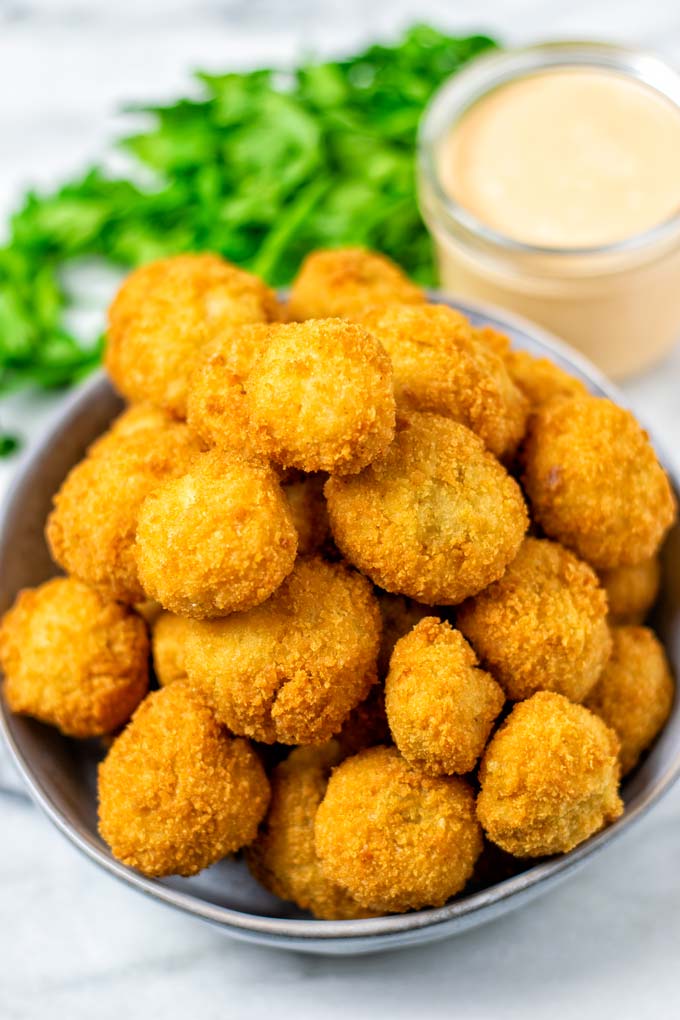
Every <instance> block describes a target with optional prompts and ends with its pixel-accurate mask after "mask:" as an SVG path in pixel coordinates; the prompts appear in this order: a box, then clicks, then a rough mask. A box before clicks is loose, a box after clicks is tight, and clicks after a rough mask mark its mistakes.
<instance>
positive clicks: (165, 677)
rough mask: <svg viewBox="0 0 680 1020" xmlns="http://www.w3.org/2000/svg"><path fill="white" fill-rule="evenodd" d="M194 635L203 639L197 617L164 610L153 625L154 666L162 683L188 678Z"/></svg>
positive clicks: (161, 684) (152, 649)
mask: <svg viewBox="0 0 680 1020" xmlns="http://www.w3.org/2000/svg"><path fill="white" fill-rule="evenodd" d="M195 638H199V639H200V625H199V623H198V621H197V620H193V619H191V617H188V616H175V614H174V613H168V612H165V611H161V614H160V616H158V617H157V619H156V620H155V621H154V623H153V626H152V628H151V651H152V657H153V668H154V673H155V674H156V679H157V680H158V683H159V684H160V686H161V687H166V686H167V685H168V684H171V683H174V682H175V681H176V680H186V677H187V671H186V656H187V649H188V647H189V642H190V641H192V640H194V639H195Z"/></svg>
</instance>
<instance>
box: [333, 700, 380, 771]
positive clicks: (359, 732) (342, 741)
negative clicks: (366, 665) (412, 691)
mask: <svg viewBox="0 0 680 1020" xmlns="http://www.w3.org/2000/svg"><path fill="white" fill-rule="evenodd" d="M334 739H335V740H336V741H337V742H338V744H339V745H340V747H341V748H342V751H343V754H344V755H345V756H347V755H350V754H356V753H357V752H358V751H363V750H364V748H366V747H375V746H376V744H392V743H394V741H393V740H392V734H391V733H390V728H389V726H388V724H387V712H386V710H385V687H384V685H383V684H381V683H377V684H373V686H372V687H371V689H370V691H369V692H368V696H367V697H366V698H364V700H363V701H362V702H361V704H359V705H357V706H356V708H353V709H352V711H351V712H350V713H349V715H348V716H347V719H346V720H345V722H344V723H343V725H342V729H341V730H339V731H338V733H337V734H336V735H335V737H334Z"/></svg>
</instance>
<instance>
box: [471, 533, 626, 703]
mask: <svg viewBox="0 0 680 1020" xmlns="http://www.w3.org/2000/svg"><path fill="white" fill-rule="evenodd" d="M456 622H457V624H458V627H459V628H460V629H461V631H462V632H463V634H464V635H465V636H466V638H467V639H468V641H470V643H471V644H472V646H473V648H474V649H475V651H476V652H477V654H478V655H479V657H480V659H481V660H482V663H483V665H484V666H485V667H486V669H488V670H489V671H490V672H491V673H492V674H493V676H494V677H495V678H496V679H497V680H498V681H499V683H500V684H501V685H502V686H503V688H504V689H505V692H506V693H507V695H508V697H509V698H511V699H512V700H513V701H521V700H523V699H524V698H528V697H529V696H530V695H532V694H535V693H536V691H557V693H558V694H564V695H566V697H568V698H570V699H571V700H572V701H583V699H584V698H585V697H586V695H587V694H588V692H589V691H590V690H591V689H592V688H593V686H594V685H595V683H596V682H597V680H598V677H599V676H600V674H601V673H602V670H603V669H604V667H605V664H606V662H607V659H608V658H609V654H610V652H611V637H610V634H609V627H608V626H607V598H606V595H605V593H604V591H603V590H602V588H601V587H600V585H599V583H598V579H597V575H596V574H595V571H594V570H592V568H591V567H589V566H588V564H587V563H584V562H583V561H582V560H579V559H578V557H576V556H574V554H573V553H571V552H569V551H568V550H567V549H564V548H563V547H562V546H560V545H558V543H557V542H549V541H548V540H547V539H538V538H527V539H525V540H524V542H523V544H522V547H521V548H520V550H519V552H518V554H517V556H516V558H515V559H514V560H513V561H512V563H511V564H510V565H509V566H508V569H507V570H506V572H505V574H504V575H503V577H502V578H501V579H500V580H499V581H496V582H495V584H492V585H490V586H489V587H488V588H487V589H485V591H483V592H481V593H480V594H479V595H477V596H476V598H473V599H470V601H469V602H466V603H465V604H464V605H463V606H461V607H460V609H459V610H458V613H457V616H456Z"/></svg>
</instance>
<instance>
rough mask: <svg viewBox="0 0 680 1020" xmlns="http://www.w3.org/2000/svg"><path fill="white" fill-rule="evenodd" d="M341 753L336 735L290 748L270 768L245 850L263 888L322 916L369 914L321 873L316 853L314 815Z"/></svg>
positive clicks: (346, 917)
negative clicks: (263, 807) (262, 809)
mask: <svg viewBox="0 0 680 1020" xmlns="http://www.w3.org/2000/svg"><path fill="white" fill-rule="evenodd" d="M341 757H342V752H341V749H340V746H339V744H337V743H336V742H335V741H329V742H328V743H326V744H319V745H313V746H311V747H298V748H296V749H295V750H294V751H291V753H290V754H289V756H288V757H287V758H286V760H285V761H283V762H281V763H280V764H279V765H277V766H276V768H275V769H274V771H273V773H272V776H271V787H272V797H271V803H270V805H269V811H268V813H267V817H266V818H265V820H264V823H263V824H262V826H261V827H260V832H259V834H258V837H257V839H256V840H255V842H254V843H252V844H251V846H250V847H249V848H248V850H247V851H246V859H247V861H248V867H249V868H250V870H251V872H252V874H253V876H254V877H255V878H256V879H257V880H258V881H260V882H261V883H262V885H263V886H264V887H265V888H266V889H269V891H270V892H272V893H274V895H275V896H279V897H280V898H281V899H282V900H290V901H292V902H293V903H296V904H297V905H298V907H300V908H301V909H302V910H309V911H311V913H312V914H314V916H315V917H319V918H322V919H324V920H327V921H334V920H341V921H342V920H352V919H353V918H357V917H371V916H373V915H372V914H371V912H370V911H368V910H366V908H365V907H361V906H359V904H358V903H357V902H356V901H355V900H353V899H352V897H351V896H350V895H349V893H347V892H346V891H345V890H344V889H342V888H341V887H340V886H339V885H337V884H336V883H335V882H331V881H329V880H328V879H327V878H326V877H325V876H324V874H323V872H322V871H321V867H320V865H319V861H318V858H317V856H316V848H315V846H314V819H315V817H316V812H317V808H318V806H319V804H320V803H321V800H322V798H323V795H324V793H325V792H326V786H327V785H328V778H329V776H330V771H331V768H332V767H333V766H334V765H337V764H338V762H339V761H340V760H341Z"/></svg>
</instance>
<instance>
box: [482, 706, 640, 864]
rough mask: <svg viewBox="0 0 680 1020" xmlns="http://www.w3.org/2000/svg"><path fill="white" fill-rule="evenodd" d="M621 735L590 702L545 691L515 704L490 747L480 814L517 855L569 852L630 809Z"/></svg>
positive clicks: (492, 833) (484, 765)
mask: <svg viewBox="0 0 680 1020" xmlns="http://www.w3.org/2000/svg"><path fill="white" fill-rule="evenodd" d="M618 746H619V744H618V740H617V738H616V734H615V733H614V731H613V730H610V729H609V728H608V727H607V726H605V724H604V723H603V722H602V720H601V719H599V718H598V717H597V716H596V715H594V714H593V713H592V712H589V711H588V709H586V708H584V707H583V706H582V705H574V704H572V703H571V702H570V701H568V700H567V699H566V698H565V697H563V696H562V695H561V694H554V693H552V692H548V691H541V692H539V693H538V694H534V695H533V696H532V697H531V698H529V699H528V700H527V701H522V702H520V704H518V705H515V707H514V709H513V710H512V712H511V713H510V715H509V716H508V718H507V719H506V721H505V722H504V724H503V725H502V726H501V728H500V729H499V730H498V732H497V733H496V734H495V736H494V737H493V739H492V741H491V743H490V744H489V746H488V747H487V749H486V753H485V754H484V757H483V759H482V764H481V766H480V770H479V779H480V783H481V792H480V794H479V796H478V798H477V815H478V818H479V820H480V822H481V823H482V826H483V828H484V832H485V834H486V835H487V837H488V838H489V839H490V840H491V841H492V842H493V843H496V844H497V845H498V846H500V847H501V848H502V849H503V850H507V851H508V852H509V853H512V854H514V855H515V856H516V857H543V856H544V855H546V854H556V853H566V852H567V851H568V850H572V849H573V848H574V847H575V846H578V844H579V843H582V842H583V840H584V839H587V838H588V836H591V835H592V834H593V833H594V832H597V831H598V830H599V829H601V828H602V827H603V826H604V825H607V824H608V823H609V822H613V821H615V820H616V819H617V818H618V817H619V815H620V814H621V813H622V812H623V804H622V802H621V798H620V797H619V794H618V784H619V761H618V757H617V752H618Z"/></svg>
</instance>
